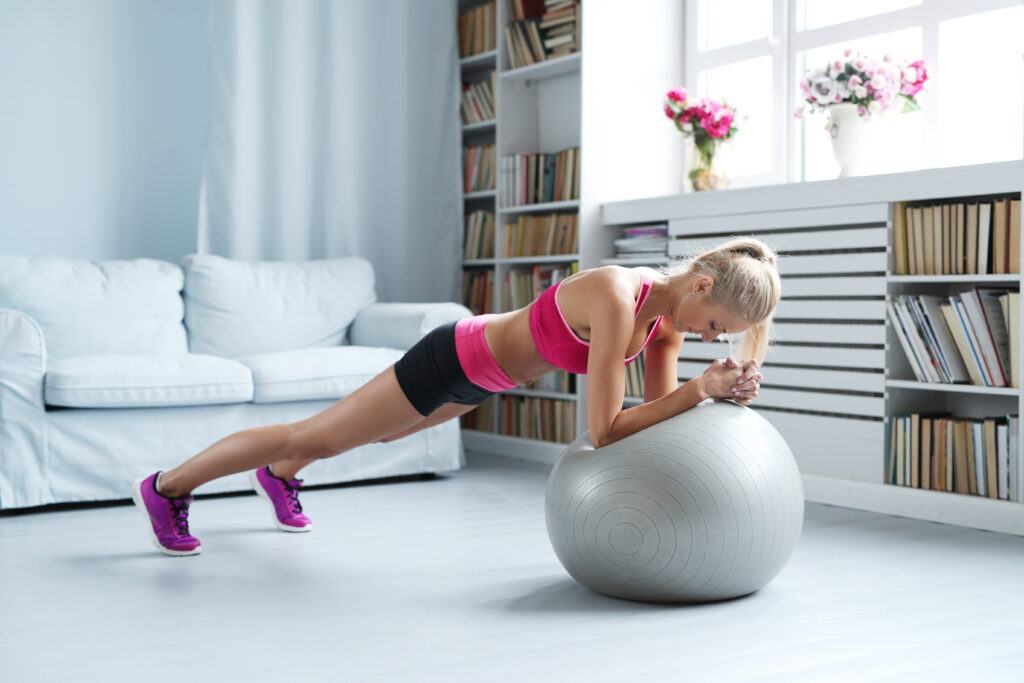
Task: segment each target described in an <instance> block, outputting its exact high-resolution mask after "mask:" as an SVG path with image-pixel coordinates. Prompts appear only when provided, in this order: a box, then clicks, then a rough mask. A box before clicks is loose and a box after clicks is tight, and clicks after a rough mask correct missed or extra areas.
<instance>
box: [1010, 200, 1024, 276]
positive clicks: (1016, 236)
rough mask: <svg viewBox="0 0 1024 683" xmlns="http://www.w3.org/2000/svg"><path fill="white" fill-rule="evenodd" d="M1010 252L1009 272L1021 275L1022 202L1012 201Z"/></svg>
mask: <svg viewBox="0 0 1024 683" xmlns="http://www.w3.org/2000/svg"><path fill="white" fill-rule="evenodd" d="M1009 232H1010V241H1009V252H1010V266H1009V270H1008V271H1007V272H1010V273H1019V272H1020V249H1021V244H1020V200H1019V199H1011V200H1010V218H1009Z"/></svg>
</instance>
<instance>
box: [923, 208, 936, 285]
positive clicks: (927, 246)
mask: <svg viewBox="0 0 1024 683" xmlns="http://www.w3.org/2000/svg"><path fill="white" fill-rule="evenodd" d="M921 211H922V214H921V220H922V221H924V223H923V226H922V235H923V237H924V244H923V245H922V249H923V253H922V262H923V265H924V270H923V271H922V274H924V275H935V213H934V212H933V211H932V207H930V206H925V207H922V208H921Z"/></svg>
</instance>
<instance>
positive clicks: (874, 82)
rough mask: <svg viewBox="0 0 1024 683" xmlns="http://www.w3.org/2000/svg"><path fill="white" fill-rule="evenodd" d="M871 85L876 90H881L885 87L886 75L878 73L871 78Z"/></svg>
mask: <svg viewBox="0 0 1024 683" xmlns="http://www.w3.org/2000/svg"><path fill="white" fill-rule="evenodd" d="M871 87H872V88H874V89H875V90H881V89H882V88H884V87H885V75H884V74H880V73H877V74H875V77H874V78H872V79H871Z"/></svg>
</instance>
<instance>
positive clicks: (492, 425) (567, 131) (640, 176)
mask: <svg viewBox="0 0 1024 683" xmlns="http://www.w3.org/2000/svg"><path fill="white" fill-rule="evenodd" d="M483 4H484V3H482V2H479V0H458V3H457V7H458V12H459V13H460V14H462V13H464V12H466V11H468V10H472V9H474V8H476V7H479V6H481V5H483ZM520 4H522V5H523V6H524V7H525V8H526V9H527V10H529V7H530V6H531V5H532V6H534V7H536V6H537V3H535V2H526V3H520ZM540 4H541V5H543V2H541V3H540ZM494 7H495V16H496V17H497V21H496V30H497V40H496V49H495V50H494V51H493V52H488V53H485V54H483V55H475V56H471V57H463V58H462V59H460V61H459V67H460V73H461V74H462V76H463V80H464V81H467V80H468V81H472V80H474V79H477V80H479V79H483V78H488V77H489V76H485V75H482V74H483V73H484V72H488V71H490V70H493V71H494V72H495V78H494V81H495V92H494V99H495V104H496V117H495V120H494V121H493V123H492V122H486V123H476V124H472V125H464V126H463V127H462V133H463V146H464V147H466V146H470V145H474V144H483V143H488V144H494V145H495V155H494V156H495V158H496V160H497V162H498V165H497V167H496V175H497V180H498V182H497V184H496V188H495V191H494V192H490V191H488V192H474V193H471V194H465V195H464V196H463V211H464V215H465V216H469V215H470V214H471V213H473V212H474V211H491V212H493V213H494V216H495V221H494V223H495V235H494V244H495V253H494V254H493V255H488V256H486V257H482V258H470V259H464V260H463V261H462V263H461V269H462V271H463V273H464V277H468V278H471V279H473V280H474V281H476V282H478V283H479V282H481V281H483V280H486V279H488V278H489V279H490V282H491V287H490V289H489V290H486V289H483V290H481V288H479V287H478V288H477V289H476V290H474V291H475V292H477V294H479V293H480V292H481V291H484V292H485V296H486V304H487V307H486V310H487V312H503V311H505V310H506V309H507V307H508V306H507V304H508V301H509V297H508V295H507V283H508V281H509V279H510V278H514V277H516V276H519V277H520V278H521V277H525V276H526V275H527V274H529V273H532V272H533V271H534V270H535V269H541V270H543V271H547V270H548V269H552V268H569V269H583V268H590V267H594V266H600V265H602V259H603V258H604V257H605V256H606V255H607V251H608V249H610V248H611V240H612V237H611V236H610V235H609V234H608V233H607V231H606V230H604V228H603V225H602V223H601V218H600V204H601V202H604V201H608V200H614V199H628V198H633V197H643V196H648V195H650V194H651V193H652V192H655V193H656V192H673V191H676V190H677V189H678V188H679V187H680V184H681V179H682V172H683V169H682V160H681V158H679V155H676V154H674V153H673V149H674V147H673V145H674V146H675V147H678V146H679V145H678V141H677V140H675V138H674V136H673V131H671V130H670V129H671V126H665V125H663V121H662V120H661V119H663V118H664V114H663V113H662V111H661V108H660V103H661V99H662V97H663V95H664V92H665V91H666V90H667V89H668V88H671V87H674V86H675V85H678V84H680V83H682V78H683V71H682V57H683V55H682V49H681V45H680V44H679V43H680V41H679V40H678V35H677V33H678V31H677V29H678V27H679V26H681V25H682V21H683V14H682V4H681V3H678V2H676V1H675V0H650V2H647V3H645V6H644V11H643V13H640V12H637V11H632V12H630V11H623V8H622V6H621V5H619V4H618V3H600V2H592V1H589V0H581V1H580V2H578V3H576V12H577V14H576V22H577V24H576V27H575V30H576V37H575V41H576V42H575V44H576V46H577V47H578V48H579V49H576V50H575V51H573V52H571V53H569V54H562V55H558V56H554V57H551V58H548V59H544V60H543V61H538V62H536V63H532V64H527V65H520V66H518V68H517V67H516V66H515V64H517V63H518V61H520V60H518V59H517V57H518V55H513V54H512V53H511V50H510V49H509V44H508V40H507V39H506V36H505V33H506V28H507V27H508V26H509V23H510V22H509V21H508V17H509V16H510V15H509V10H510V7H511V8H514V7H515V4H513V0H496V2H495V5H494ZM589 48H593V49H589ZM609 92H614V93H615V97H612V98H609ZM659 117H660V118H659ZM638 121H639V122H640V123H638ZM565 150H575V151H576V153H577V158H576V159H575V161H576V163H575V166H576V169H577V175H578V178H575V179H574V182H573V183H571V186H572V190H573V191H572V192H571V193H570V194H568V195H567V194H565V193H562V194H556V193H555V192H550V191H549V196H550V198H553V199H555V201H535V202H533V203H529V202H524V201H521V198H520V197H518V196H510V193H509V191H508V190H507V189H506V186H505V185H503V184H502V179H503V178H504V177H505V176H504V174H503V168H502V160H504V159H508V158H510V157H515V156H519V155H544V154H547V155H554V154H555V153H558V152H563V151H565ZM650 150H655V156H654V158H653V159H652V158H651V155H650ZM552 164H554V162H552ZM538 168H539V169H540V171H539V172H540V173H544V170H543V169H544V167H543V164H541V165H540V166H539V167H538ZM537 172H538V171H537V169H535V176H534V177H535V178H536V173H537ZM543 177H544V178H545V179H547V177H548V176H547V175H546V174H544V175H543ZM552 177H553V178H554V179H556V180H557V179H560V178H561V179H562V180H564V177H563V176H559V175H558V173H557V172H556V173H554V174H553V175H552ZM542 189H546V188H543V185H542ZM538 194H539V195H541V196H540V198H541V199H543V198H545V197H544V196H543V195H544V194H545V193H544V192H543V191H542V192H540V193H538ZM534 199H537V197H534ZM550 215H556V216H565V215H572V216H573V217H575V220H576V226H575V228H576V239H575V246H574V248H572V249H571V250H564V251H565V253H555V254H535V255H531V256H522V255H513V253H510V252H509V251H508V250H507V249H506V248H505V245H506V236H507V230H509V227H508V226H510V225H514V224H518V223H519V222H520V219H521V218H524V217H525V218H538V217H544V216H550ZM462 229H463V230H464V229H465V228H464V227H463V228H462ZM463 253H465V250H464V252H463ZM475 253H476V252H475V251H474V254H475ZM530 253H534V252H533V251H532V250H531V251H530ZM467 273H468V275H465V274H467ZM521 282H522V280H520V283H521ZM520 298H522V297H520ZM465 303H467V305H468V306H469V307H470V308H471V309H474V311H475V312H484V311H483V310H481V307H480V306H479V305H471V304H474V303H476V301H466V302H465ZM556 375H557V373H554V374H553V375H552V376H549V377H554V376H556ZM551 381H554V380H551V379H548V378H544V380H542V383H541V384H540V385H538V386H539V387H541V388H536V387H521V388H518V389H514V390H512V391H509V392H505V393H503V394H501V395H499V396H498V397H496V399H492V400H496V401H497V402H499V403H501V402H504V401H515V402H523V401H531V400H538V401H551V402H554V403H553V404H543V405H542V407H541V409H542V410H548V411H549V412H550V410H551V406H552V405H554V407H555V408H559V409H561V408H565V407H566V406H567V407H568V408H569V409H571V414H572V417H571V423H572V424H571V425H569V427H571V429H570V430H566V432H567V433H572V434H576V433H579V432H581V431H583V430H584V429H585V428H586V424H585V423H586V419H585V416H586V401H585V384H584V378H582V377H579V378H573V380H572V382H571V383H570V384H569V390H568V391H558V390H552V389H550V388H548V386H547V385H546V384H544V382H551ZM504 407H508V406H504ZM488 410H492V411H493V410H494V408H493V407H487V406H482V407H481V408H480V409H477V411H474V414H473V415H472V416H471V417H469V419H464V421H463V426H464V429H463V438H464V442H465V445H466V447H467V448H469V449H471V450H477V451H484V452H490V453H496V454H501V455H506V456H510V457H516V458H521V459H528V460H535V461H540V462H544V463H548V464H551V463H554V462H555V460H556V459H557V457H558V455H560V453H561V452H562V450H563V449H564V444H559V443H552V442H549V441H546V440H543V439H534V438H525V437H519V436H511V435H508V434H503V433H501V431H502V428H501V425H500V424H499V420H497V419H490V417H489V416H490V413H488V412H487V411H488ZM477 413H479V414H477Z"/></svg>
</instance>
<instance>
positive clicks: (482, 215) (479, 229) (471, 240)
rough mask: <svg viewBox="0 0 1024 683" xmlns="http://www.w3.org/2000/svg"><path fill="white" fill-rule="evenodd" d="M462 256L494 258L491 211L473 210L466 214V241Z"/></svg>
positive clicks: (492, 217) (492, 215) (492, 216)
mask: <svg viewBox="0 0 1024 683" xmlns="http://www.w3.org/2000/svg"><path fill="white" fill-rule="evenodd" d="M462 258H464V259H467V260H472V259H481V258H494V212H493V211H474V212H472V213H471V214H469V215H468V216H466V241H465V243H464V246H463V252H462Z"/></svg>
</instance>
